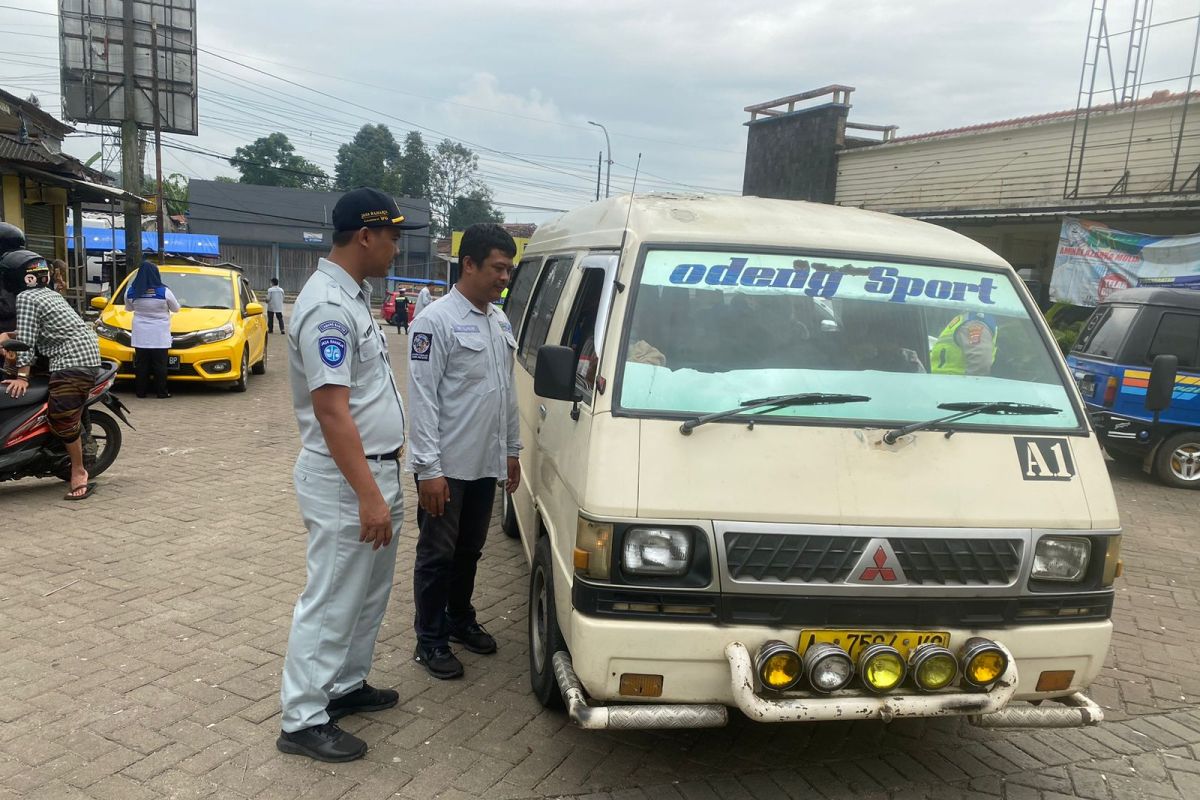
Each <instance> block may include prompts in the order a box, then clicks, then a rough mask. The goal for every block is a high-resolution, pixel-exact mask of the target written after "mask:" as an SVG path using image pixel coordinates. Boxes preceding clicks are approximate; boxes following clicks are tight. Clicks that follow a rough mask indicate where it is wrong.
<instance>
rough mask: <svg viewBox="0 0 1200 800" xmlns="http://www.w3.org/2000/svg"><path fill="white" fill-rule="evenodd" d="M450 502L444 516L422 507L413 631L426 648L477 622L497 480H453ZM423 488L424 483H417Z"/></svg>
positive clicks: (451, 482) (414, 588) (414, 574)
mask: <svg viewBox="0 0 1200 800" xmlns="http://www.w3.org/2000/svg"><path fill="white" fill-rule="evenodd" d="M446 482H447V483H449V484H450V501H449V502H448V503H446V511H445V513H443V514H442V516H440V517H434V516H431V515H429V514H427V513H425V509H423V508H420V507H418V508H417V525H418V527H419V529H420V532H419V533H418V534H417V558H416V563H415V564H414V566H413V597H414V600H415V601H416V614H415V620H414V623H413V627H414V629H415V630H416V633H417V642H418V643H419V644H420V645H421V646H423V647H437V646H443V647H444V646H446V645H447V644H448V643H449V641H450V639H449V636H450V632H451V631H452V630H458V629H460V628H463V627H465V626H467V625H470V624H471V623H473V622H475V607H474V606H472V605H471V594H472V593H473V592H474V591H475V570H476V567H477V566H478V565H479V556H480V553H481V552H482V551H483V543H484V542H485V541H486V540H487V532H488V525H489V524H490V523H491V520H492V501H493V500H495V499H496V479H495V478H480V479H479V480H475V481H461V480H457V479H455V478H447V479H446ZM417 485H418V488H419V487H420V481H418V482H417Z"/></svg>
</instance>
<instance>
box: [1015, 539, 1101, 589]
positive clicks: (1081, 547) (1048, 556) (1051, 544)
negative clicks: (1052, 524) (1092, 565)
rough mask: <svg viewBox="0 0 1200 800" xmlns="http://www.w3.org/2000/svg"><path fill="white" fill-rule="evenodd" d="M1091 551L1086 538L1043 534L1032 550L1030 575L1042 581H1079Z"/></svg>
mask: <svg viewBox="0 0 1200 800" xmlns="http://www.w3.org/2000/svg"><path fill="white" fill-rule="evenodd" d="M1091 553H1092V543H1091V541H1089V540H1088V539H1081V538H1077V537H1067V536H1043V537H1042V538H1041V539H1039V540H1038V543H1037V549H1036V550H1034V551H1033V571H1032V572H1031V573H1030V577H1032V578H1034V579H1036V580H1043V581H1072V582H1077V581H1081V580H1083V575H1084V573H1085V572H1086V571H1087V565H1088V558H1089V556H1091Z"/></svg>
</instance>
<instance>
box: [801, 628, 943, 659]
mask: <svg viewBox="0 0 1200 800" xmlns="http://www.w3.org/2000/svg"><path fill="white" fill-rule="evenodd" d="M814 644H836V645H838V646H839V647H841V648H842V649H843V650H845V651H846V652H847V653H849V654H850V657H851V658H853V659H855V660H856V661H857V660H858V656H859V655H860V654H861V653H862V651H863V649H864V648H867V647H869V646H871V645H873V644H887V645H891V646H892V647H894V648H896V649H897V650H899V651H900V654H901V655H903V656H904V657H905V658H907V657H908V654H909V653H911V652H912V651H913V650H916V649H917V648H918V647H920V646H921V645H923V644H938V645H941V646H942V647H948V646H949V645H950V633H949V632H948V631H862V630H842V631H833V630H819V631H815V630H814V631H800V644H799V646H798V647H797V648H796V649H797V650H798V651H800V655H804V651H805V650H807V649H808V648H809V647H811V646H813V645H814Z"/></svg>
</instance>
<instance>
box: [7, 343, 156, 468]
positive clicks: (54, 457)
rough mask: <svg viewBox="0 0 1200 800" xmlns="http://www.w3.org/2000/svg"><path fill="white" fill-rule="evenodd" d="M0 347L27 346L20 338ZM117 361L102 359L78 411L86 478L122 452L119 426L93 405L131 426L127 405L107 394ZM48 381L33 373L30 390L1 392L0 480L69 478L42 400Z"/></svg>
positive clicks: (64, 455)
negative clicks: (14, 393) (10, 393)
mask: <svg viewBox="0 0 1200 800" xmlns="http://www.w3.org/2000/svg"><path fill="white" fill-rule="evenodd" d="M0 349H6V350H11V351H13V352H20V351H23V350H28V349H29V346H28V345H26V344H25V343H23V342H17V341H14V340H8V341H6V342H0ZM117 366H118V365H117V364H116V362H113V361H104V362H102V363H101V366H100V374H99V375H98V376H97V377H96V383H95V386H93V387H92V391H91V392H90V393H89V394H88V398H87V404H86V406H85V407H84V410H83V418H82V423H83V434H82V439H83V463H84V467H85V468H86V469H87V471H88V475H89V476H90V477H95V476H97V475H99V474H100V473H102V472H104V471H105V470H106V469H108V468H109V467H111V466H112V464H113V461H115V460H116V458H117V454H118V453H119V452H121V427H120V426H119V425H117V421H116V420H115V419H113V418H112V417H111V416H109V415H108V414H106V413H105V412H104V411H101V410H100V409H99V408H97V407H96V406H97V404H100V405H103V406H104V407H105V408H107V409H108V410H109V411H110V412H112V413H113V414H115V415H116V416H117V417H119V418H120V420H121V422H124V423H125V424H126V425H128V426H129V427H130V429H132V428H133V425H131V424H130V423H129V419H128V418H127V417H126V416H125V412H126V411H128V410H129V409H128V407H126V405H125V404H124V403H122V402H121V400H120V398H118V397H116V396H115V395H113V394H111V393H110V392H109V389H110V388H111V387H112V385H113V382H114V381H115V380H116V374H117ZM49 396H50V389H49V381H48V379H47V378H46V377H45V376H37V375H35V376H33V379H32V380H31V381H30V384H29V390H28V391H27V392H26V393H25V394H24V395H22V396H21V397H9V396H8V393H7V392H4V391H3V390H0V481H15V480H18V479H20V478H47V477H55V478H59V479H61V480H64V481H68V482H69V481H70V480H71V459H70V456H68V455H67V450H66V447H65V446H64V445H63V443H62V441H61V440H60V439H59V438H58V437H57V436H55V435H54V433H53V432H52V431H51V430H50V419H49V416H48V413H47V400H48V399H49Z"/></svg>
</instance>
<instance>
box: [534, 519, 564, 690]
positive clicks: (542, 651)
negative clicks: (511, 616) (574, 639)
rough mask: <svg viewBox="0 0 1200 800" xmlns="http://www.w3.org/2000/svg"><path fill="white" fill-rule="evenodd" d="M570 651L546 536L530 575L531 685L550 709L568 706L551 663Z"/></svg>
mask: <svg viewBox="0 0 1200 800" xmlns="http://www.w3.org/2000/svg"><path fill="white" fill-rule="evenodd" d="M566 649H567V646H566V645H565V644H564V643H563V640H562V632H561V631H559V629H558V617H557V616H556V615H555V610H554V569H553V566H552V565H551V560H550V537H549V536H543V537H542V538H541V539H539V540H538V543H537V547H535V548H534V550H533V571H532V572H531V573H530V574H529V685H530V687H531V688H532V689H533V694H534V696H535V697H537V699H538V702H539V703H541V704H542V705H543V706H545V707H546V708H563V707H565V705H566V704H565V703H564V702H563V697H562V691H560V690H559V688H558V679H557V678H555V677H554V664H553V662H552V660H551V659H552V657H553V655H554V654H555V653H556V652H558V651H559V650H566Z"/></svg>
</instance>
